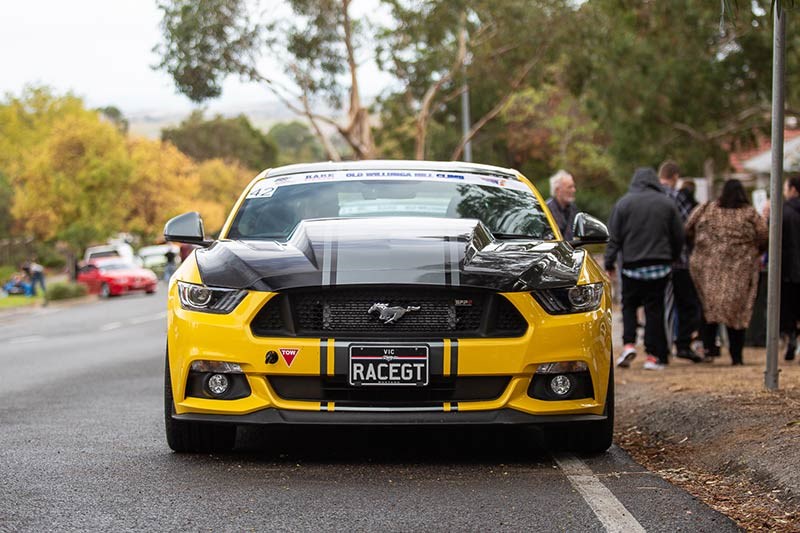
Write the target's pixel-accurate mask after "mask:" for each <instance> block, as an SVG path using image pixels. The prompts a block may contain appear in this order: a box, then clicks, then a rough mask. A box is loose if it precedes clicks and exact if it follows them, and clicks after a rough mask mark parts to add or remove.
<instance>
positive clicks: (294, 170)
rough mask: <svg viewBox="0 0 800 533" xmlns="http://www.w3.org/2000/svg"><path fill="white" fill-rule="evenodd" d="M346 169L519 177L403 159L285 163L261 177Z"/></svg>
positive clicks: (508, 170) (504, 170) (503, 171)
mask: <svg viewBox="0 0 800 533" xmlns="http://www.w3.org/2000/svg"><path fill="white" fill-rule="evenodd" d="M348 170H420V171H422V170H429V171H438V172H470V173H473V174H492V175H495V176H497V175H500V176H503V177H504V178H508V179H519V177H518V176H519V174H518V172H517V171H516V170H514V169H511V168H503V167H496V166H493V165H482V164H478V163H465V162H463V161H414V160H403V159H392V160H388V159H386V160H381V159H377V160H364V161H328V162H326V163H305V164H296V165H286V166H283V167H276V168H272V169H269V170H267V171H266V172H265V173H264V175H263V176H262V177H265V178H275V177H278V176H286V175H288V174H300V173H306V172H327V171H348Z"/></svg>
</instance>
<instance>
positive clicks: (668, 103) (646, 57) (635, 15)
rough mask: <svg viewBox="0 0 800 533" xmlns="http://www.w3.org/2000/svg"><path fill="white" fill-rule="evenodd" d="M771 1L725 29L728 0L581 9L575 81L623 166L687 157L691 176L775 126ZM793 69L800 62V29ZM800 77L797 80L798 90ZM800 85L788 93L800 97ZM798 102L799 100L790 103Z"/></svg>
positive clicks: (573, 57) (599, 3) (599, 0)
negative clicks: (772, 114)
mask: <svg viewBox="0 0 800 533" xmlns="http://www.w3.org/2000/svg"><path fill="white" fill-rule="evenodd" d="M769 9H770V2H768V1H766V0H760V1H756V2H748V5H747V6H744V5H743V6H742V9H740V10H739V11H738V13H737V15H736V17H735V18H732V17H728V18H726V19H725V20H724V24H723V25H722V31H720V30H721V28H720V6H719V4H714V3H713V2H712V3H709V2H694V1H691V0H676V1H673V2H642V1H632V0H627V1H624V2H619V1H616V0H593V1H592V2H587V3H585V4H583V5H582V7H581V9H580V10H579V12H578V13H577V17H578V18H577V23H576V25H575V27H576V32H575V39H574V41H573V42H572V43H570V46H569V48H568V49H565V52H568V53H569V57H570V62H569V63H570V65H569V68H568V69H567V71H566V72H568V73H569V77H570V79H569V81H568V85H569V86H570V88H571V89H572V91H573V92H574V93H575V94H581V95H583V97H584V98H585V99H586V101H587V102H588V109H589V112H590V113H591V115H592V117H593V118H594V119H595V120H597V121H598V123H599V124H600V126H601V128H602V129H603V130H604V131H606V132H608V135H609V138H610V139H611V143H610V144H609V152H610V155H611V156H612V157H613V159H614V160H615V162H616V166H617V169H618V170H619V172H620V173H624V174H626V175H629V174H630V172H631V171H632V170H633V168H634V167H635V166H639V165H643V164H650V165H655V164H658V162H659V161H661V160H663V159H664V158H665V157H667V156H669V157H673V158H675V159H677V160H679V161H681V166H682V167H683V169H684V171H685V172H686V173H688V174H695V175H698V174H702V173H703V169H704V167H706V168H707V167H708V166H709V164H710V163H712V162H715V163H716V164H717V167H718V168H719V167H722V168H724V167H725V166H726V165H727V154H728V151H729V150H730V149H731V148H732V147H734V146H737V145H739V144H742V143H748V142H752V139H753V136H754V135H755V133H756V132H758V131H765V130H766V128H768V127H769V111H770V98H769V95H770V93H771V88H770V86H771V60H770V58H771V39H772V32H771V24H770V11H769ZM787 37H788V38H790V39H792V41H791V42H790V43H789V46H787V50H789V51H790V55H788V56H787V67H788V68H787V71H791V68H792V67H791V66H790V65H794V66H795V71H796V67H797V66H800V61H799V60H800V46H798V45H800V34H797V33H796V32H795V34H794V35H793V36H791V37H789V36H787ZM791 85H792V84H789V86H790V87H791ZM798 95H800V91H798V90H797V88H796V87H795V89H793V90H790V91H788V92H787V96H788V97H789V100H788V101H789V102H790V103H791V102H792V101H794V102H795V103H796V102H797V100H796V98H797V96H798ZM790 107H791V105H790Z"/></svg>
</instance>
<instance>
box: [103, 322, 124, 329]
mask: <svg viewBox="0 0 800 533" xmlns="http://www.w3.org/2000/svg"><path fill="white" fill-rule="evenodd" d="M121 327H122V322H109V323H108V324H104V325H102V326H100V331H111V330H112V329H117V328H121Z"/></svg>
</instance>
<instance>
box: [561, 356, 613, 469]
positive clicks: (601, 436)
mask: <svg viewBox="0 0 800 533" xmlns="http://www.w3.org/2000/svg"><path fill="white" fill-rule="evenodd" d="M612 361H613V359H612ZM603 414H605V415H606V419H605V420H601V421H599V422H588V423H585V424H583V426H582V427H581V428H580V429H578V428H575V429H573V430H572V431H571V435H570V441H569V448H570V449H571V450H573V451H576V452H581V453H586V454H598V453H603V452H605V451H606V450H608V449H609V448H610V447H611V444H612V443H613V441H614V365H613V364H612V365H611V370H610V371H609V373H608V388H607V389H606V408H605V409H604V411H603Z"/></svg>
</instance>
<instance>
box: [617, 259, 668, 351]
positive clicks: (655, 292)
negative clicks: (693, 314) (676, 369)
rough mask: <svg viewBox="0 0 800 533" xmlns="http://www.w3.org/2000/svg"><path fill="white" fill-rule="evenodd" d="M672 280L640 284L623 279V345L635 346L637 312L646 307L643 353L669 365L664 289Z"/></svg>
mask: <svg viewBox="0 0 800 533" xmlns="http://www.w3.org/2000/svg"><path fill="white" fill-rule="evenodd" d="M668 280H669V276H666V277H663V278H661V279H653V280H641V279H635V278H629V277H628V276H626V275H624V274H623V275H622V342H624V343H625V344H636V326H637V325H638V320H637V317H636V311H637V310H638V308H639V307H641V306H644V315H645V323H644V349H645V351H646V352H647V353H648V354H650V355H654V356H655V357H657V358H658V360H659V361H660V362H661V363H667V355H668V354H669V346H667V334H666V330H665V316H664V289H665V288H666V286H667V281H668Z"/></svg>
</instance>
